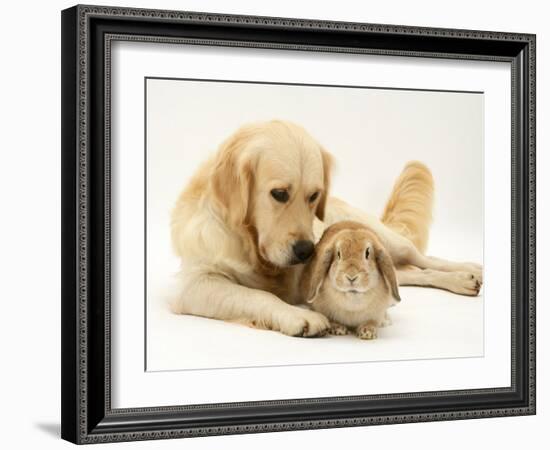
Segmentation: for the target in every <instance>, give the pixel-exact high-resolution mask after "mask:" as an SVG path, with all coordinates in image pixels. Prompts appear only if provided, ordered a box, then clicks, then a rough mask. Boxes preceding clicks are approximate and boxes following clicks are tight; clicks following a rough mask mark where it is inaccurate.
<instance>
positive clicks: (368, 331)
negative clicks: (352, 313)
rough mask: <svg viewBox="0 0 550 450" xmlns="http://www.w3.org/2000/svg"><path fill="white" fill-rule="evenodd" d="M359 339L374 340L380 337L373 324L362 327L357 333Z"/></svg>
mask: <svg viewBox="0 0 550 450" xmlns="http://www.w3.org/2000/svg"><path fill="white" fill-rule="evenodd" d="M355 334H357V337H358V338H359V339H365V340H372V339H376V338H377V337H378V332H377V330H376V327H375V326H374V325H371V324H365V325H360V326H358V327H357V330H356V331H355Z"/></svg>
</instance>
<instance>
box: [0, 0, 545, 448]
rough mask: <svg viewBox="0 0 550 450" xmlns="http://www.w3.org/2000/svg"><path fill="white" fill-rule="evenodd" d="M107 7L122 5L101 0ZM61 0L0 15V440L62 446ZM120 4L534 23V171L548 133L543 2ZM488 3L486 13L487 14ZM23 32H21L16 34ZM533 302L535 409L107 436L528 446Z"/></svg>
mask: <svg viewBox="0 0 550 450" xmlns="http://www.w3.org/2000/svg"><path fill="white" fill-rule="evenodd" d="M109 4H113V5H123V6H124V5H125V6H129V4H128V3H127V2H119V1H116V0H112V1H110V2H109ZM71 5H72V3H70V2H64V1H52V2H47V3H46V2H27V3H25V4H24V5H23V6H21V5H16V4H15V3H11V4H9V5H7V7H5V8H4V10H3V12H4V17H6V18H7V19H9V20H6V21H5V24H4V26H3V27H2V29H1V33H2V36H1V37H2V39H1V40H0V42H1V45H2V52H3V70H2V72H1V75H0V76H1V77H2V80H1V81H2V86H3V87H4V89H3V101H2V103H1V105H2V106H1V108H2V113H3V114H2V118H3V124H4V125H3V126H2V133H1V134H0V139H1V148H2V150H3V151H4V161H3V164H2V166H1V167H2V168H1V175H2V176H1V177H0V183H1V190H0V192H1V193H2V194H1V195H2V205H3V215H2V221H1V222H0V227H1V229H2V253H3V254H2V264H3V267H2V268H3V274H4V276H3V277H2V281H3V288H4V289H3V292H2V300H3V305H4V310H3V314H2V315H1V319H0V320H1V327H0V337H1V342H2V344H1V345H2V356H3V359H2V372H1V373H0V377H1V378H2V384H1V386H2V387H1V388H0V389H1V391H0V394H1V396H2V399H3V402H2V409H1V412H0V414H1V415H2V421H3V422H2V423H3V424H4V426H3V427H2V436H1V440H2V445H3V446H5V447H7V448H28V447H31V448H32V447H38V446H39V447H40V448H69V446H70V444H68V443H65V442H62V441H60V440H59V438H58V433H59V431H58V430H59V395H60V394H59V393H60V385H59V376H60V374H59V370H60V369H59V368H60V357H59V347H60V339H59V338H60V336H59V329H60V320H59V317H60V304H59V295H60V294H59V293H60V278H59V274H60V270H59V267H60V266H59V264H60V260H59V247H60V204H59V198H60V182H59V179H60V173H59V168H60V153H59V146H60V131H59V128H60V127H59V116H60V110H59V104H60V101H59V98H60V82H59V73H60V71H59V63H60V19H59V10H60V9H62V8H65V7H68V6H71ZM131 5H132V6H144V7H165V8H170V9H190V10H204V11H212V12H233V13H243V14H263V15H273V16H294V17H307V18H319V19H340V20H350V21H365V22H380V23H398V24H404V25H425V26H441V27H456V28H459V27H460V28H462V27H463V28H471V29H489V30H505V31H518V32H534V33H537V34H538V41H537V45H538V48H539V52H538V58H539V59H538V63H537V74H538V81H539V85H538V87H537V99H538V106H537V117H538V123H539V128H538V147H539V154H538V160H537V166H538V171H539V173H541V174H542V173H544V170H545V168H546V167H547V165H548V155H547V152H544V151H542V149H544V148H548V146H549V145H550V141H549V138H548V132H547V130H546V129H545V127H543V126H540V125H541V124H544V123H547V122H548V120H550V116H549V113H548V102H549V101H550V91H549V88H548V86H547V85H545V84H544V82H543V80H544V79H546V78H548V77H549V76H550V73H549V67H548V63H549V57H548V52H547V51H545V49H546V50H547V44H548V42H549V40H550V31H548V29H547V27H546V25H547V24H546V21H547V17H548V13H547V12H546V11H545V8H544V3H543V2H536V1H525V2H523V3H522V4H521V5H518V3H517V2H515V1H514V2H511V1H510V2H504V1H500V2H487V3H480V2H479V1H469V0H464V1H462V2H460V3H451V4H448V5H446V6H445V8H444V9H442V8H441V4H440V2H437V1H422V0H419V1H417V2H407V1H393V2H385V3H369V4H361V5H359V3H356V2H352V1H345V0H342V1H340V2H338V3H334V2H330V3H326V4H319V3H316V4H315V8H312V7H311V3H310V2H302V3H298V2H295V1H283V0H280V1H278V2H272V3H262V4H260V3H255V2H251V1H249V0H248V1H244V0H234V1H232V2H231V4H226V2H223V1H221V0H219V1H214V0H211V1H208V2H204V1H200V0H196V1H156V2H152V1H139V0H134V1H133V2H132V3H131ZM496 12H498V14H497V13H496ZM23 30H28V31H25V32H22V31H23ZM549 188H550V181H549V178H548V177H546V179H545V178H544V177H542V176H541V177H540V182H539V186H538V193H539V195H538V197H539V199H541V198H544V197H543V192H544V191H545V190H548V189H549ZM538 203H539V205H538V214H537V215H538V222H539V223H538V229H539V235H538V240H537V241H538V244H537V246H538V255H539V258H538V268H539V270H538V273H539V274H545V273H547V272H548V270H549V267H548V259H547V258H546V257H545V251H547V250H548V238H547V236H546V235H545V233H543V232H542V230H544V229H545V228H546V229H547V228H548V226H549V225H550V223H549V221H548V219H549V216H548V207H547V206H545V204H544V201H539V202H538ZM539 285H540V287H539V289H538V297H539V299H541V300H540V301H539V304H538V317H539V330H538V332H537V338H538V348H539V349H542V350H541V351H539V352H538V365H537V368H538V376H539V380H540V383H539V386H538V403H539V404H538V412H539V413H538V415H537V416H535V417H514V418H502V419H488V420H473V421H472V420H469V421H461V422H444V423H429V424H407V425H393V426H388V427H370V428H355V429H335V430H320V431H306V432H293V433H278V434H268V435H247V436H226V437H215V438H207V439H193V440H187V441H185V442H182V441H166V442H154V443H152V442H140V443H131V444H117V445H119V446H120V447H119V448H181V447H182V446H184V445H185V446H186V448H196V449H198V448H204V449H206V448H219V447H220V446H224V447H225V448H229V449H231V448H239V449H247V448H251V449H252V448H258V447H260V446H261V447H262V448H281V447H287V448H298V447H300V446H314V447H316V448H334V447H335V446H344V445H349V443H352V445H367V444H368V445H369V446H376V447H378V448H380V447H381V446H388V447H390V448H393V447H399V446H401V445H407V447H408V448H422V449H426V448H440V447H441V444H442V443H444V445H445V447H446V448H448V449H464V448H479V447H484V446H492V447H498V448H501V449H508V448H510V449H512V448H523V447H527V448H528V447H529V446H530V445H531V446H535V448H536V444H535V439H536V438H537V437H538V438H539V439H540V440H542V439H543V438H544V436H545V435H546V433H544V434H543V431H545V425H547V423H548V421H549V419H550V413H549V412H548V402H549V392H550V391H549V390H548V387H547V385H546V384H545V383H544V378H548V361H549V355H548V352H547V351H546V343H547V342H548V339H549V336H550V335H549V331H548V328H547V327H545V326H544V320H543V319H544V318H545V317H548V314H549V313H550V309H549V308H548V305H547V303H546V302H545V301H544V300H545V298H546V297H548V294H549V291H548V288H547V287H546V286H545V285H544V283H543V280H542V276H541V281H540V282H539Z"/></svg>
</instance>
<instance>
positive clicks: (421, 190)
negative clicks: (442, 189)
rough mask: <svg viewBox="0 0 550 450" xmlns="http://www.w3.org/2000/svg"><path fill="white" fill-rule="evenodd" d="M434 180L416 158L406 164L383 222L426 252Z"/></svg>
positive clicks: (390, 199)
mask: <svg viewBox="0 0 550 450" xmlns="http://www.w3.org/2000/svg"><path fill="white" fill-rule="evenodd" d="M433 192H434V183H433V177H432V173H431V172H430V169H428V168H427V167H426V166H425V165H424V164H422V163H421V162H418V161H410V162H408V163H407V165H406V166H405V168H404V169H403V172H401V175H399V178H398V179H397V181H396V182H395V185H394V186H393V191H392V193H391V196H390V198H389V200H388V202H387V203H386V207H385V208H384V213H383V214H382V222H383V223H384V224H385V225H387V226H388V227H390V228H391V229H393V230H394V231H396V232H397V233H399V234H400V235H402V236H405V237H406V238H408V239H410V240H411V241H412V242H413V244H414V245H415V246H416V248H418V250H420V251H421V252H422V253H424V252H425V251H426V247H427V245H428V236H429V230H430V224H431V221H432V206H433Z"/></svg>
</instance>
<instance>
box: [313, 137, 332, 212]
mask: <svg viewBox="0 0 550 450" xmlns="http://www.w3.org/2000/svg"><path fill="white" fill-rule="evenodd" d="M321 157H322V158H323V184H324V186H323V193H322V194H321V198H320V199H319V203H318V204H317V209H316V211H315V215H316V216H317V217H318V218H319V219H320V220H323V219H324V218H325V208H326V205H327V199H328V196H329V189H330V176H331V171H332V165H333V157H332V155H331V154H330V153H329V152H327V151H326V150H325V149H324V148H321Z"/></svg>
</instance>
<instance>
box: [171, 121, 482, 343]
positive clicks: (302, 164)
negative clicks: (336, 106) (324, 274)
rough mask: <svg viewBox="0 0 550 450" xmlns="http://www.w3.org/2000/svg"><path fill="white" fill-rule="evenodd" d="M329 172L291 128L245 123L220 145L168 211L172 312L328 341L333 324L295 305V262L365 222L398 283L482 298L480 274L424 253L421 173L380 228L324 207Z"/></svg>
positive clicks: (427, 199)
mask: <svg viewBox="0 0 550 450" xmlns="http://www.w3.org/2000/svg"><path fill="white" fill-rule="evenodd" d="M331 165H332V157H331V155H330V154H329V153H328V151H327V150H325V149H324V148H323V147H322V146H321V145H320V144H319V143H318V142H317V141H316V140H315V139H314V138H313V137H312V136H310V135H309V134H308V133H307V132H306V130H304V129H303V128H302V127H300V126H298V125H296V124H293V123H290V122H285V121H270V122H265V123H255V124H249V125H246V126H243V127H242V128H240V129H239V130H237V131H236V132H235V133H234V134H233V135H231V136H230V137H229V138H228V139H226V140H225V141H224V142H223V143H222V144H221V145H220V147H219V149H218V151H217V153H216V154H215V155H214V156H213V157H212V158H211V159H209V160H207V161H206V162H205V163H204V164H203V165H202V166H201V167H200V168H199V169H198V171H197V172H196V173H195V175H194V176H193V177H192V179H191V180H190V182H189V183H188V185H187V186H186V187H185V189H184V190H183V192H182V193H181V194H180V196H179V198H178V200H177V202H176V205H175V208H174V210H173V212H172V222H171V232H172V242H173V247H174V249H175V252H176V253H177V255H178V256H179V257H180V258H181V263H182V266H181V283H182V286H181V290H180V291H179V292H178V295H177V298H175V300H174V302H173V304H172V308H173V311H174V312H176V313H179V314H192V315H197V316H203V317H210V318H215V319H221V320H227V321H237V322H241V323H246V324H248V325H250V326H253V327H257V328H263V329H269V330H276V331H280V332H282V333H284V334H287V335H290V336H318V335H322V334H324V333H325V332H326V330H327V329H328V328H329V327H330V323H329V320H328V319H327V318H326V317H325V316H323V315H322V314H320V313H318V312H315V311H311V310H309V309H306V308H303V307H300V306H297V305H299V304H300V303H303V301H304V299H302V298H301V297H300V289H299V281H300V276H301V273H302V269H303V264H301V263H304V262H305V261H307V260H308V258H309V257H310V256H311V255H312V253H313V252H314V243H315V242H316V241H317V240H318V238H319V237H320V235H321V233H322V231H323V229H324V228H325V227H326V226H328V225H330V224H332V223H335V222H338V221H340V220H356V221H359V222H363V223H366V224H367V225H368V226H370V227H371V228H372V229H373V230H374V231H375V232H376V233H377V234H378V236H379V237H380V239H381V241H382V243H383V244H384V246H385V247H386V249H387V250H388V252H389V253H390V255H391V258H392V260H393V262H394V264H396V266H397V267H398V271H397V274H398V280H399V283H400V284H413V285H425V286H432V287H439V288H443V289H448V290H451V291H453V292H457V293H461V294H466V295H477V294H478V292H479V287H480V285H481V266H479V265H477V264H473V263H453V262H449V261H446V260H442V259H437V258H433V257H428V256H425V255H424V254H423V250H424V248H425V245H426V242H427V236H428V228H429V223H430V217H431V209H432V193H433V182H432V177H431V173H430V171H429V170H428V169H427V168H426V167H425V166H424V165H422V164H421V163H410V164H409V165H407V167H406V168H405V170H404V171H403V173H402V175H401V177H400V178H399V179H398V180H397V182H396V185H395V186H394V190H393V193H392V195H391V197H390V200H389V202H388V204H387V207H386V210H385V212H384V214H383V217H382V220H379V219H378V218H376V217H375V216H372V215H369V214H367V213H365V212H363V211H359V210H357V209H354V208H352V207H351V206H349V205H347V204H346V203H344V202H342V201H341V200H337V199H334V198H329V188H330V177H331ZM410 266H414V268H415V269H413V270H410ZM401 267H403V268H401Z"/></svg>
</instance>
